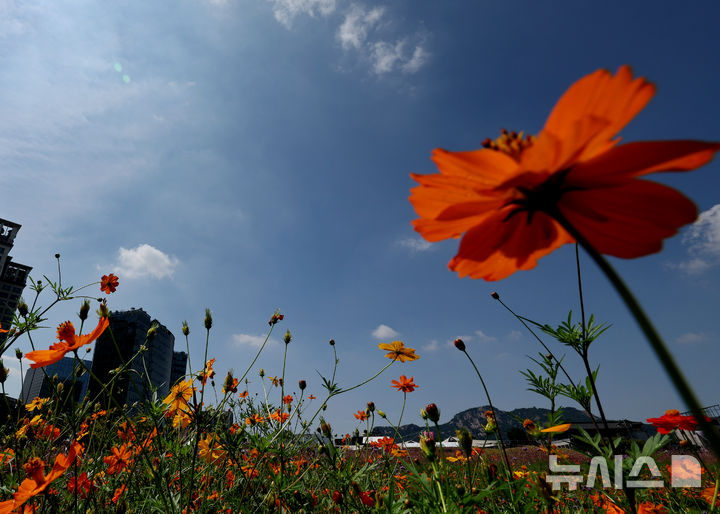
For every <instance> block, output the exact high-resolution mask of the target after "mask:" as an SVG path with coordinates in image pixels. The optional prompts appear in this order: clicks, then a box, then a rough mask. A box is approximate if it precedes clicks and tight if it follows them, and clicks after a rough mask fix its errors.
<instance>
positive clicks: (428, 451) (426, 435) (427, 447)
mask: <svg viewBox="0 0 720 514" xmlns="http://www.w3.org/2000/svg"><path fill="white" fill-rule="evenodd" d="M420 451H422V453H423V455H425V458H426V459H427V460H428V461H430V462H434V461H435V458H436V457H437V454H436V448H435V434H434V433H433V432H423V433H422V434H421V435H420Z"/></svg>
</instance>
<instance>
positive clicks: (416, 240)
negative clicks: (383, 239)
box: [397, 237, 433, 255]
mask: <svg viewBox="0 0 720 514" xmlns="http://www.w3.org/2000/svg"><path fill="white" fill-rule="evenodd" d="M397 244H398V245H400V246H404V247H405V248H407V249H409V250H410V254H411V255H415V254H416V253H418V252H426V251H428V250H430V249H431V248H433V245H432V243H428V242H427V241H425V240H424V239H423V238H421V237H405V238H403V239H399V240H398V241H397Z"/></svg>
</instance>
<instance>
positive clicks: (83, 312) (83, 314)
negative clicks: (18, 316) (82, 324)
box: [18, 300, 90, 321]
mask: <svg viewBox="0 0 720 514" xmlns="http://www.w3.org/2000/svg"><path fill="white" fill-rule="evenodd" d="M19 308H20V306H18V309H19ZM88 312H90V301H89V300H85V301H84V302H83V303H82V305H80V312H79V313H78V316H79V317H80V320H81V321H85V320H86V319H87V317H88Z"/></svg>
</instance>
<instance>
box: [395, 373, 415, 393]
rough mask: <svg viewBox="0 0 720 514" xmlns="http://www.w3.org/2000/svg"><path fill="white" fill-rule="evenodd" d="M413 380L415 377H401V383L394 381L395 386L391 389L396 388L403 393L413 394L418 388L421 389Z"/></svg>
mask: <svg viewBox="0 0 720 514" xmlns="http://www.w3.org/2000/svg"><path fill="white" fill-rule="evenodd" d="M413 378H414V377H410V379H408V377H406V376H405V375H400V382H398V381H397V380H393V381H392V383H393V385H392V386H391V387H394V388H395V389H397V390H398V391H402V392H403V393H412V392H413V391H414V390H415V389H416V388H417V387H420V386H418V385H417V384H416V383H414V382H413Z"/></svg>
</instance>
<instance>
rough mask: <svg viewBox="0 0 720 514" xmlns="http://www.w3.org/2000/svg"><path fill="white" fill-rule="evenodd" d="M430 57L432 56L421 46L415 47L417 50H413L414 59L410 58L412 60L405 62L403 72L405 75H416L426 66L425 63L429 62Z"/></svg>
mask: <svg viewBox="0 0 720 514" xmlns="http://www.w3.org/2000/svg"><path fill="white" fill-rule="evenodd" d="M429 57H430V54H428V52H427V51H426V50H425V49H424V48H423V47H422V46H420V45H418V46H416V47H415V50H413V54H412V57H410V60H408V61H407V62H405V63H404V64H403V65H402V71H404V72H405V73H415V72H417V71H419V70H420V68H422V67H423V66H425V63H426V62H427V60H428V58H429Z"/></svg>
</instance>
